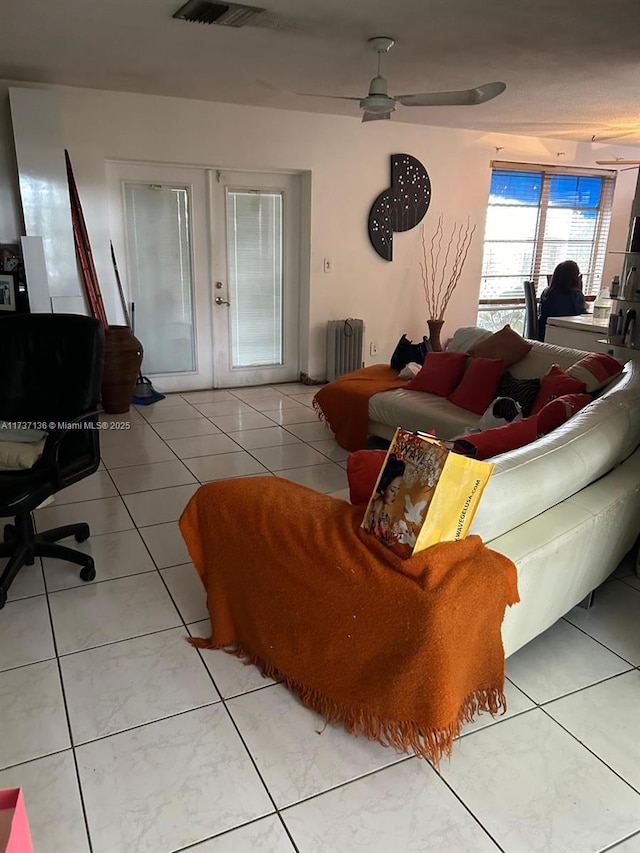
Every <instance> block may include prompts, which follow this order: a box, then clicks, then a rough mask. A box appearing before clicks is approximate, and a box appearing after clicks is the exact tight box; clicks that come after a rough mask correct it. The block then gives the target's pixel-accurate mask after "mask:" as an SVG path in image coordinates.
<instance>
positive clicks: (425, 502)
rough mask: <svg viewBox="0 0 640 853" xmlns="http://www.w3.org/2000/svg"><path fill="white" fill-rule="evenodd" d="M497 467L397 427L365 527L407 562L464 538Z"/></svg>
mask: <svg viewBox="0 0 640 853" xmlns="http://www.w3.org/2000/svg"><path fill="white" fill-rule="evenodd" d="M493 468H494V466H493V464H492V463H490V462H479V461H478V460H477V459H469V458H468V457H466V456H461V455H459V454H457V453H453V452H451V451H450V450H449V449H448V448H447V447H446V446H445V444H443V442H441V441H438V440H437V439H435V438H432V437H430V436H427V435H424V434H421V433H415V432H409V431H407V430H404V429H401V428H398V429H397V430H396V432H395V435H394V437H393V440H392V442H391V444H390V446H389V450H388V452H387V456H386V459H385V462H384V465H383V466H382V470H381V471H380V475H379V477H378V480H377V482H376V485H375V488H374V490H373V494H372V496H371V499H370V501H369V504H368V506H367V511H366V513H365V515H364V519H363V522H362V527H363V528H364V529H365V530H366V531H367V532H368V533H371V534H373V535H374V536H376V537H377V538H378V539H379V540H380V541H381V542H383V543H384V544H385V545H387V546H388V547H389V548H391V549H392V550H393V551H394V552H395V553H396V554H398V555H399V556H400V557H403V558H404V559H407V558H408V557H411V556H412V555H413V554H416V553H417V552H418V551H422V550H424V549H425V548H429V547H430V546H431V545H435V544H436V543H437V542H443V541H445V540H452V539H453V540H455V539H464V537H465V536H466V535H467V531H468V530H469V526H470V524H471V521H472V520H473V516H474V514H475V511H476V509H477V507H478V503H479V501H480V498H481V496H482V492H483V491H484V488H485V486H486V484H487V482H488V480H489V477H490V476H491V472H492V471H493Z"/></svg>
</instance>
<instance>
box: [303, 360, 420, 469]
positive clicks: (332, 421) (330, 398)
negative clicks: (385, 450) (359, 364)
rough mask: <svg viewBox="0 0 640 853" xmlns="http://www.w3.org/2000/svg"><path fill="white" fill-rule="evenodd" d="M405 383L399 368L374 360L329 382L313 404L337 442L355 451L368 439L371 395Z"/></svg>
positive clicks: (399, 386) (362, 446)
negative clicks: (372, 363)
mask: <svg viewBox="0 0 640 853" xmlns="http://www.w3.org/2000/svg"><path fill="white" fill-rule="evenodd" d="M406 384H407V380H406V379H398V371H397V370H392V369H391V368H390V367H388V366H387V365H386V364H374V365H372V366H371V367H363V368H362V370H354V371H353V373H347V374H346V375H345V376H339V377H338V378H337V379H334V380H333V382H329V384H328V385H325V386H324V387H323V388H321V389H320V390H319V391H318V393H317V394H316V395H315V397H314V398H313V408H314V409H315V410H316V412H317V413H318V416H319V417H321V418H322V419H323V420H325V421H326V422H327V423H328V424H329V426H330V427H331V429H332V430H333V432H334V434H335V437H336V441H337V442H338V444H339V445H340V446H341V447H344V449H345V450H348V451H349V452H350V453H353V451H354V450H362V449H363V448H364V446H365V444H366V443H367V424H368V422H369V397H372V396H373V395H374V394H378V393H379V392H380V391H390V390H391V389H392V388H403V387H404V386H405V385H406Z"/></svg>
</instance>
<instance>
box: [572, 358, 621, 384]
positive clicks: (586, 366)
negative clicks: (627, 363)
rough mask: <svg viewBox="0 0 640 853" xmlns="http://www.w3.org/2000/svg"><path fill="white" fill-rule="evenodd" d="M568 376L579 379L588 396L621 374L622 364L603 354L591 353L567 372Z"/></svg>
mask: <svg viewBox="0 0 640 853" xmlns="http://www.w3.org/2000/svg"><path fill="white" fill-rule="evenodd" d="M567 373H568V375H569V376H573V377H574V379H580V380H581V381H582V382H584V383H585V385H586V386H587V391H588V393H589V394H593V393H594V392H595V391H599V390H600V389H601V388H604V387H605V386H606V385H608V384H609V382H611V381H612V380H613V379H615V377H616V376H618V374H620V373H622V364H620V362H619V361H618V360H617V359H615V358H613V356H610V355H607V354H606V353H603V352H591V353H589V355H586V356H585V357H584V358H581V359H580V361H577V362H576V363H575V364H572V365H571V367H570V368H569V369H568V370H567Z"/></svg>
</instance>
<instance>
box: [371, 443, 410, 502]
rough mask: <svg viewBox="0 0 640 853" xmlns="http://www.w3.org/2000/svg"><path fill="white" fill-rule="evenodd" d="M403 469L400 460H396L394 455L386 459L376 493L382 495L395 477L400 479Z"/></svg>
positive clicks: (402, 463) (403, 465)
mask: <svg viewBox="0 0 640 853" xmlns="http://www.w3.org/2000/svg"><path fill="white" fill-rule="evenodd" d="M404 469H405V464H404V462H403V461H402V459H398V457H397V456H396V455H395V453H392V454H391V456H389V458H388V459H387V464H386V465H385V466H384V470H383V472H382V476H381V477H380V482H379V483H378V488H377V489H376V492H377V493H378V494H379V495H381V494H383V493H384V491H385V490H386V488H387V487H388V485H389V483H391V481H392V480H395V478H396V477H402V475H403V474H404Z"/></svg>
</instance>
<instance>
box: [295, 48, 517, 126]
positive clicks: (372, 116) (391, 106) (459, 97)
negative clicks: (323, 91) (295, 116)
mask: <svg viewBox="0 0 640 853" xmlns="http://www.w3.org/2000/svg"><path fill="white" fill-rule="evenodd" d="M368 43H369V45H370V46H371V48H372V49H373V50H375V51H376V53H377V54H378V73H377V75H376V76H375V77H374V78H373V80H372V81H371V83H370V84H369V94H368V95H367V96H366V97H365V98H353V97H348V96H345V95H318V94H312V93H310V92H295V93H294V94H296V95H305V96H307V97H315V98H333V99H336V100H340V101H358V102H359V105H360V107H361V109H362V110H364V115H363V116H362V121H379V120H380V119H389V118H391V113H392V112H393V111H394V110H395V108H396V106H397V105H398V104H401V105H402V106H403V107H448V106H473V105H475V104H484V103H486V102H487V101H490V100H491V99H492V98H496V97H497V96H498V95H501V94H502V92H504V90H505V89H506V88H507V86H506V84H505V83H485V84H484V85H482V86H478V87H477V88H476V89H461V90H459V91H454V92H423V93H421V94H413V95H396V96H395V97H394V96H393V95H389V94H388V85H387V81H386V80H385V78H384V77H382V76H381V74H380V67H381V62H382V54H383V53H388V52H389V50H390V49H391V48H392V47H393V45H394V44H395V42H394V40H393V39H392V38H389V36H376V37H375V38H370V39H369V41H368Z"/></svg>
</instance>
